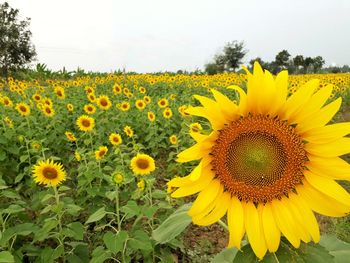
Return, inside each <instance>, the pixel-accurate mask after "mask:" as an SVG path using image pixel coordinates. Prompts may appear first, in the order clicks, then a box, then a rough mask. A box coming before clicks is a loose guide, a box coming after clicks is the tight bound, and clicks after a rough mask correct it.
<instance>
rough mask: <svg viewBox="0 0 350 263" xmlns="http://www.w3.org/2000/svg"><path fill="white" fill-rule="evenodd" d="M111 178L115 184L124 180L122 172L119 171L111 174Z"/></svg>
mask: <svg viewBox="0 0 350 263" xmlns="http://www.w3.org/2000/svg"><path fill="white" fill-rule="evenodd" d="M113 179H114V182H115V183H116V184H117V185H120V184H122V183H123V182H124V176H123V174H121V173H115V174H113Z"/></svg>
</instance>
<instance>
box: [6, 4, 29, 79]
mask: <svg viewBox="0 0 350 263" xmlns="http://www.w3.org/2000/svg"><path fill="white" fill-rule="evenodd" d="M18 15H19V11H18V9H14V8H11V7H10V6H9V4H8V3H7V2H5V3H3V4H1V5H0V35H1V38H0V74H7V72H8V70H11V69H12V70H13V69H18V68H20V67H22V66H24V65H26V64H27V63H29V62H31V61H32V60H33V59H34V58H35V56H36V52H35V48H34V46H33V45H32V44H31V41H30V38H31V36H32V33H31V32H30V30H29V29H28V27H29V23H30V19H29V18H27V19H25V20H22V21H20V20H18Z"/></svg>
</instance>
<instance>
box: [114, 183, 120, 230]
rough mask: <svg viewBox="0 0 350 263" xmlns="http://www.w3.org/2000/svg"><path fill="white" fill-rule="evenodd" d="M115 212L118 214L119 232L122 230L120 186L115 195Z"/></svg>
mask: <svg viewBox="0 0 350 263" xmlns="http://www.w3.org/2000/svg"><path fill="white" fill-rule="evenodd" d="M115 210H116V212H117V223H118V232H119V231H120V230H121V225H120V212H119V185H118V184H117V187H116V195H115Z"/></svg>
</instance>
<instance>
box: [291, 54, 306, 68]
mask: <svg viewBox="0 0 350 263" xmlns="http://www.w3.org/2000/svg"><path fill="white" fill-rule="evenodd" d="M293 64H294V66H295V67H296V68H297V69H298V70H299V69H300V68H302V67H303V65H304V56H303V55H297V56H295V57H294V58H293Z"/></svg>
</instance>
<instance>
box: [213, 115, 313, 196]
mask: <svg viewBox="0 0 350 263" xmlns="http://www.w3.org/2000/svg"><path fill="white" fill-rule="evenodd" d="M303 146H304V145H303V142H302V140H301V138H300V136H299V135H298V134H297V133H296V131H295V129H294V128H293V127H291V126H290V125H288V123H287V122H285V121H281V120H279V119H278V118H270V117H269V116H264V115H249V116H247V117H243V118H240V119H239V120H237V121H234V122H232V123H231V124H230V125H228V126H227V127H226V128H225V129H223V130H221V131H220V133H219V136H218V139H217V140H216V142H215V144H214V146H213V148H212V152H211V155H212V157H213V161H212V162H211V164H212V166H213V170H214V172H215V174H216V176H217V177H218V178H219V179H220V181H221V182H222V184H223V185H224V186H225V188H226V189H227V190H228V191H229V192H231V193H232V194H233V195H235V196H237V197H238V198H239V199H241V200H244V201H253V202H255V203H264V202H268V201H271V200H272V199H274V198H281V197H282V196H283V195H287V194H288V193H289V192H290V191H292V190H293V189H294V188H295V186H296V185H297V184H300V183H301V181H302V178H303V171H304V164H305V162H306V161H307V156H306V151H305V150H304V147H303Z"/></svg>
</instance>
